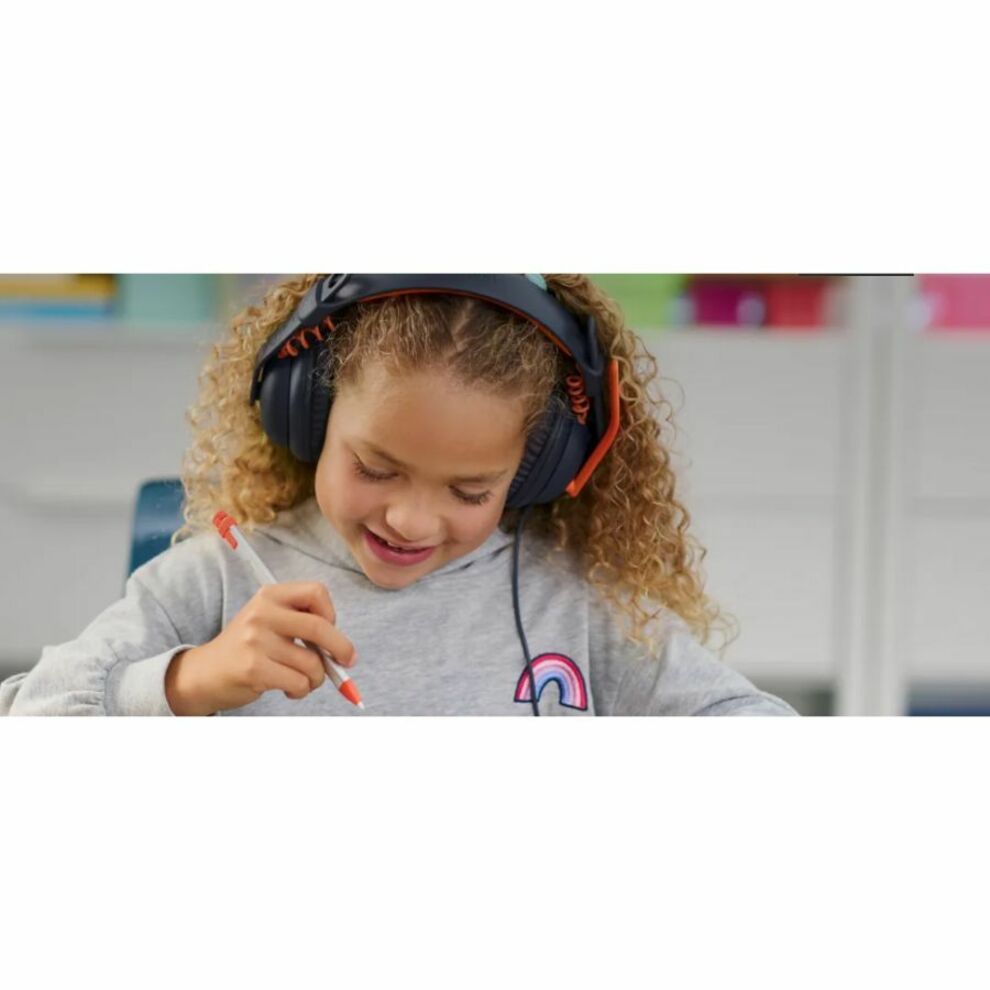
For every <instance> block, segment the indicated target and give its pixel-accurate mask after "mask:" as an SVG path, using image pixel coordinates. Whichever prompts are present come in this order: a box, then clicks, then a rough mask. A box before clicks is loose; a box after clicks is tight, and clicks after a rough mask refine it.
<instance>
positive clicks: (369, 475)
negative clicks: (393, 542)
mask: <svg viewBox="0 0 990 990" xmlns="http://www.w3.org/2000/svg"><path fill="white" fill-rule="evenodd" d="M354 470H355V471H357V473H358V474H359V475H360V476H361V477H362V478H365V479H366V480H368V481H388V479H389V478H391V477H392V476H391V475H390V474H375V473H374V472H373V471H369V470H368V469H367V468H366V467H365V466H364V465H363V464H362V463H361V462H360V461H359V460H356V459H355V461H354ZM451 491H452V492H453V493H454V495H455V496H456V497H457V498H459V499H460V500H461V501H462V502H466V503H467V504H468V505H484V504H485V503H486V502H487V501H488V500H489V499H490V498H491V497H492V493H491V492H484V493H483V494H481V495H465V494H464V493H463V492H459V491H458V490H457V489H456V488H451Z"/></svg>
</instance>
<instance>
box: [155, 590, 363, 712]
mask: <svg viewBox="0 0 990 990" xmlns="http://www.w3.org/2000/svg"><path fill="white" fill-rule="evenodd" d="M336 621H337V614H336V612H335V610H334V607H333V602H332V601H331V600H330V593H329V592H328V591H327V589H326V587H325V586H324V585H322V584H320V583H318V582H316V581H295V582H291V583H286V584H270V585H265V586H264V587H263V588H261V590H260V591H258V593H257V594H256V595H255V596H254V597H253V598H252V599H251V600H250V601H249V602H248V603H247V604H246V605H245V606H244V608H242V609H241V610H240V612H238V613H237V615H236V616H234V618H233V620H232V621H231V622H230V624H229V625H228V626H227V628H226V629H224V630H223V632H221V633H220V635H219V636H217V637H216V639H213V640H210V642H209V643H206V644H204V645H203V646H197V647H196V648H195V649H191V650H185V651H184V652H182V653H178V654H176V656H175V657H173V658H172V662H171V663H170V664H169V667H168V670H167V671H166V673H165V697H166V699H167V701H168V704H169V707H170V708H171V709H172V711H173V712H175V714H176V715H212V714H213V713H214V712H217V711H223V710H225V709H228V708H241V707H242V706H244V705H247V704H250V703H251V702H252V701H255V700H257V699H258V698H260V697H261V695H263V694H264V693H265V692H266V691H272V690H278V691H282V692H284V694H285V696H286V697H287V698H294V699H297V700H298V699H299V698H305V697H306V695H308V694H309V693H310V691H314V690H315V689H316V688H318V687H319V686H320V685H321V684H322V683H323V681H324V680H325V679H326V673H325V671H324V669H323V661H322V660H321V658H320V657H319V656H318V655H317V653H316V652H315V651H314V650H309V649H305V648H304V647H302V646H299V644H298V643H294V642H293V640H294V639H296V638H298V639H301V640H307V641H309V642H311V643H315V644H317V645H319V646H322V647H323V648H324V649H325V650H327V651H328V652H329V653H330V654H331V655H332V656H333V658H334V660H336V661H337V663H339V664H340V665H341V666H344V667H350V666H351V664H353V663H354V658H355V650H354V644H353V643H351V641H350V640H349V639H348V638H347V637H346V636H344V635H343V633H341V632H340V630H339V629H337V627H336V625H335V624H334V623H335V622H336Z"/></svg>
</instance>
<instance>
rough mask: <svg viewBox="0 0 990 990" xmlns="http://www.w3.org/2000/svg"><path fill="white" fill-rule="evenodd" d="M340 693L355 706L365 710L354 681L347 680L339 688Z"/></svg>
mask: <svg viewBox="0 0 990 990" xmlns="http://www.w3.org/2000/svg"><path fill="white" fill-rule="evenodd" d="M338 690H339V691H340V693H341V694H342V695H343V696H344V697H345V698H346V699H347V700H348V701H349V702H351V704H353V705H357V706H358V708H364V705H363V704H362V703H361V695H360V693H359V691H358V689H357V687H356V686H355V684H354V681H351V680H347V681H344V683H343V684H341V685H340V687H339V688H338Z"/></svg>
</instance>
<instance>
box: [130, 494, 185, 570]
mask: <svg viewBox="0 0 990 990" xmlns="http://www.w3.org/2000/svg"><path fill="white" fill-rule="evenodd" d="M183 500H184V493H183V491H182V482H181V481H180V480H179V479H178V478H159V479H156V480H153V481H146V482H144V483H143V484H142V485H141V487H140V489H139V490H138V497H137V504H136V505H135V507H134V528H133V532H132V536H131V563H130V568H129V569H128V572H127V573H128V575H130V574H133V573H134V571H135V570H137V568H139V567H140V566H141V565H142V564H144V563H146V562H147V561H149V560H151V558H152V557H156V556H157V555H158V554H160V553H161V552H162V551H163V550H167V549H168V547H169V541H170V540H171V539H172V534H173V533H174V532H175V531H176V530H177V529H178V528H179V527H180V526H181V525H182V522H183V520H182V503H183Z"/></svg>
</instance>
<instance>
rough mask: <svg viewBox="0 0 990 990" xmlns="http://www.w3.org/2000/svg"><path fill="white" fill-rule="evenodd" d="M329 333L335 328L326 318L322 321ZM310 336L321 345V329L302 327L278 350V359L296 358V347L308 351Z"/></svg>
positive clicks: (297, 352) (328, 318) (331, 321)
mask: <svg viewBox="0 0 990 990" xmlns="http://www.w3.org/2000/svg"><path fill="white" fill-rule="evenodd" d="M323 322H324V323H326V325H327V327H328V328H329V330H330V332H331V333H332V332H333V331H334V330H336V329H337V328H336V327H335V326H334V325H333V320H331V319H330V317H329V316H328V317H327V318H326V319H325V320H324V321H323ZM310 334H312V336H313V338H314V339H315V340H316V341H318V342H319V343H321V344H322V343H323V340H324V337H323V329H322V328H321V327H318V326H316V327H303V328H302V329H301V330H297V331H296V332H295V333H294V334H293V335H292V336H291V337H290V338H289V339H288V340H287V341H286V342H285V343H284V344H283V345H282V347H281V348H280V349H279V352H278V356H279V357H280V358H287V357H298V356H299V351H298V350H296V347H297V345H298V346H299V347H301V348H302V349H303V350H304V351H306V350H309V345H310V344H311V343H312V341H311V340H310V339H309V335H310Z"/></svg>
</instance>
